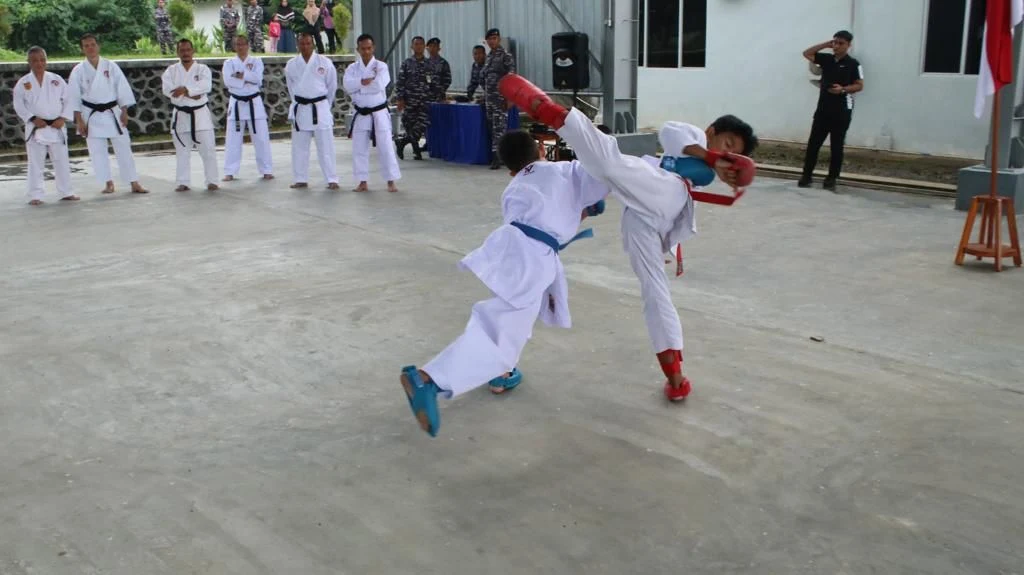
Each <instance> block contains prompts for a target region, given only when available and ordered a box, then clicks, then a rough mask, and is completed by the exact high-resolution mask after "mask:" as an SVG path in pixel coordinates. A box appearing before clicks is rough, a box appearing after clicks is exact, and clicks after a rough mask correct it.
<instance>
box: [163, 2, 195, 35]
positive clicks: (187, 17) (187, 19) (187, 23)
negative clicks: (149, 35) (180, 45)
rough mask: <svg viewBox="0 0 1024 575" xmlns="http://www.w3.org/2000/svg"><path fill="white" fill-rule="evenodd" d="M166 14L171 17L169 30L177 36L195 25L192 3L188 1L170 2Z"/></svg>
mask: <svg viewBox="0 0 1024 575" xmlns="http://www.w3.org/2000/svg"><path fill="white" fill-rule="evenodd" d="M167 14H168V15H169V16H170V17H171V28H173V29H174V31H175V33H177V34H182V33H184V32H185V31H186V30H191V29H192V25H193V24H194V23H195V14H194V13H193V8H192V2H189V1H188V0H171V2H170V4H168V6H167Z"/></svg>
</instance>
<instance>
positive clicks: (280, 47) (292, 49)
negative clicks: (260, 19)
mask: <svg viewBox="0 0 1024 575" xmlns="http://www.w3.org/2000/svg"><path fill="white" fill-rule="evenodd" d="M274 21H275V22H277V23H278V24H280V25H281V36H280V37H279V38H278V39H277V51H278V52H279V53H281V54H295V53H296V52H297V51H298V47H297V46H296V44H295V31H294V30H293V29H292V24H293V23H294V22H295V10H292V7H291V6H289V5H288V0H281V4H280V5H278V7H277V14H274Z"/></svg>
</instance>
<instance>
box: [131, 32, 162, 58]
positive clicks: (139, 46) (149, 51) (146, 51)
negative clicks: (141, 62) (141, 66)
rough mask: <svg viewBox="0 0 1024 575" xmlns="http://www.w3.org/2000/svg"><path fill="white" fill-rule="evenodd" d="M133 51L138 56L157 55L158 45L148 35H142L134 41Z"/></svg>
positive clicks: (158, 53) (158, 51) (158, 52)
mask: <svg viewBox="0 0 1024 575" xmlns="http://www.w3.org/2000/svg"><path fill="white" fill-rule="evenodd" d="M135 53H136V54H138V55H140V56H146V55H151V56H159V55H160V45H159V44H157V43H156V41H155V40H153V39H152V38H150V37H149V36H143V37H142V38H139V39H138V40H136V41H135Z"/></svg>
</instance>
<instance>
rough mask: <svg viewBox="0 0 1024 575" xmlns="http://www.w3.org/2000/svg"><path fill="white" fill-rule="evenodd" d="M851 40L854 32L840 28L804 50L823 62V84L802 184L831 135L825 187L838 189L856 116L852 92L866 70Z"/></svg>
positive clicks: (861, 83)
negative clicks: (853, 53) (848, 134)
mask: <svg viewBox="0 0 1024 575" xmlns="http://www.w3.org/2000/svg"><path fill="white" fill-rule="evenodd" d="M851 42H853V34H850V33H849V32H847V31H846V30H840V31H839V32H836V34H835V36H833V37H832V39H831V40H829V41H828V42H822V43H821V44H816V45H814V46H811V47H810V48H808V49H806V50H804V58H806V59H807V60H808V61H810V62H813V63H814V64H816V65H818V66H821V87H820V91H819V92H818V107H817V109H816V110H815V112H814V122H813V123H812V124H811V136H810V138H809V139H808V141H807V154H806V156H805V157H804V171H803V175H802V177H801V178H800V181H799V182H797V185H798V186H800V187H801V188H806V187H808V186H810V185H811V177H812V175H813V174H814V166H815V164H817V163H818V152H819V151H820V150H821V145H822V144H824V143H825V136H830V138H829V140H830V143H831V145H832V157H831V158H830V160H829V166H828V176H827V177H826V178H825V181H824V183H823V184H822V187H824V188H825V189H826V190H833V191H834V190H835V189H836V180H838V179H839V172H840V170H841V169H842V167H843V146H844V144H845V143H846V130H847V129H848V128H849V127H850V120H852V119H853V95H854V94H855V93H857V92H860V91H861V90H863V89H864V70H863V68H861V65H860V62H858V61H857V60H856V59H855V58H853V57H852V56H850V55H849V50H850V43H851ZM826 48H831V49H832V53H831V54H829V53H827V52H822V51H821V50H824V49H826Z"/></svg>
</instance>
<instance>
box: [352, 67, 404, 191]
mask: <svg viewBox="0 0 1024 575" xmlns="http://www.w3.org/2000/svg"><path fill="white" fill-rule="evenodd" d="M365 78H373V82H371V83H370V84H368V85H366V86H364V85H363V83H362V81H363V79H365ZM390 83H391V75H390V74H389V73H388V65H387V64H385V63H384V62H381V61H380V60H378V59H376V58H371V59H370V63H369V64H363V60H362V58H356V61H355V62H353V63H351V64H349V65H348V67H346V68H345V79H344V81H343V82H342V86H343V87H344V88H345V92H347V93H348V95H349V97H350V98H352V103H353V104H354V105H356V106H359V107H360V108H376V107H377V106H380V105H381V104H383V103H385V102H387V101H388V94H387V87H388V84H390ZM352 114H353V115H354V118H353V120H352V121H353V124H352V175H353V176H355V180H356V182H365V181H367V180H368V179H369V177H370V129H371V128H372V129H373V132H374V135H375V137H376V139H377V159H378V161H379V162H380V175H381V177H382V178H384V180H386V181H389V182H390V181H396V180H399V179H401V177H402V172H401V171H400V170H399V169H398V150H396V149H395V144H394V139H393V137H392V130H391V112H390V111H389V110H388V109H387V108H384V109H383V110H379V111H377V112H374V113H372V114H370V115H362V114H358V113H356V112H355V110H353V111H352Z"/></svg>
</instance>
